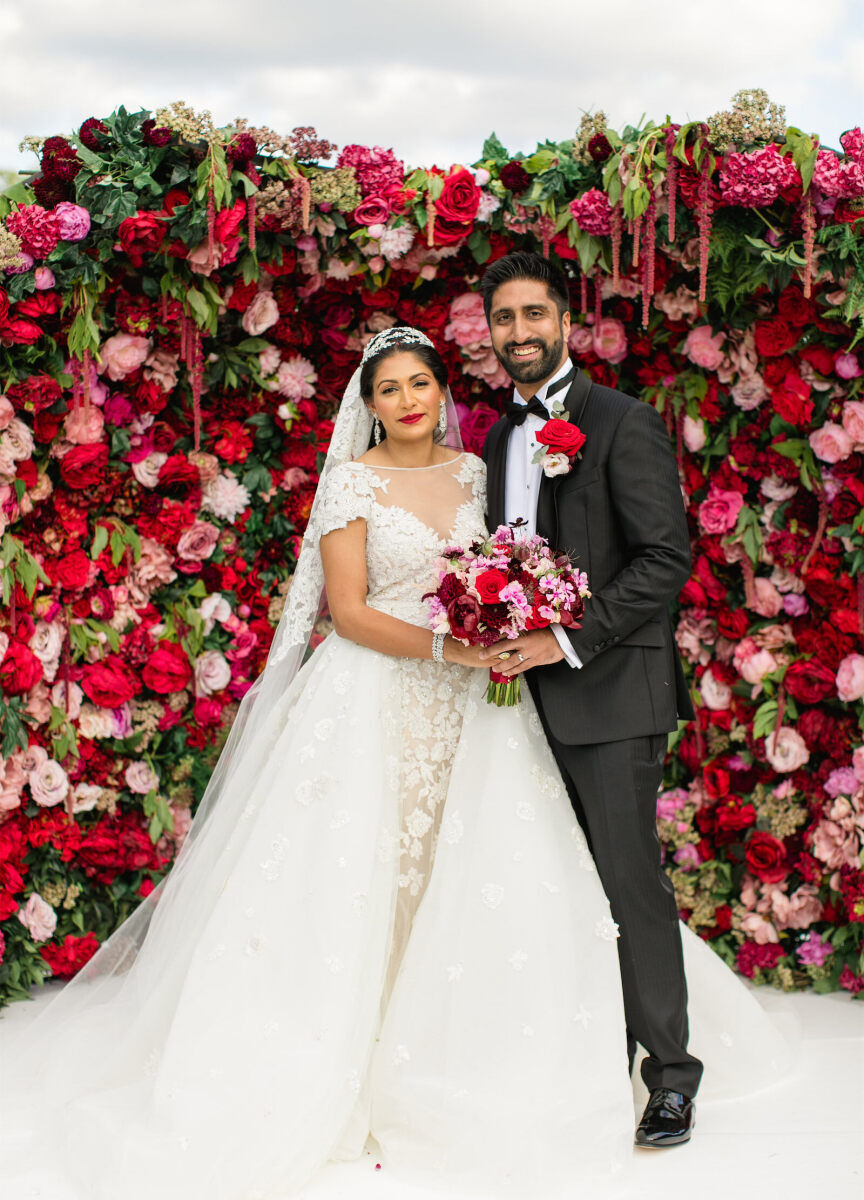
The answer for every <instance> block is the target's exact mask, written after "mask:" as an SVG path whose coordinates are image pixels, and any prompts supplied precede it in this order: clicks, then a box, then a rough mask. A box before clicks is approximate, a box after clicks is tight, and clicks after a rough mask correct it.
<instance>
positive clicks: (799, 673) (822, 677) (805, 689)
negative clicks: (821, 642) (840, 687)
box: [784, 658, 836, 704]
mask: <svg viewBox="0 0 864 1200" xmlns="http://www.w3.org/2000/svg"><path fill="white" fill-rule="evenodd" d="M784 683H785V684H786V691H787V692H788V693H789V695H790V696H794V697H795V699H796V700H800V702H801V703H802V704H818V703H819V701H820V700H825V699H826V698H827V697H828V696H833V695H834V691H835V686H836V684H835V673H834V670H833V668H831V667H829V666H827V665H826V664H825V663H824V662H821V661H820V660H819V659H817V658H811V659H810V660H809V662H804V661H803V659H799V660H798V661H797V662H793V663H792V665H791V666H790V667H789V668H788V670H787V671H786V675H785V677H784Z"/></svg>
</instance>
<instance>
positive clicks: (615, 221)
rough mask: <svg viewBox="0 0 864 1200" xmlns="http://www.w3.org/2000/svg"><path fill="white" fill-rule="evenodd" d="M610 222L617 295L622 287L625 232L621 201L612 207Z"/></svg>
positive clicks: (613, 274) (614, 288) (613, 288)
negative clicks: (622, 241) (622, 247)
mask: <svg viewBox="0 0 864 1200" xmlns="http://www.w3.org/2000/svg"><path fill="white" fill-rule="evenodd" d="M610 221H611V227H612V228H611V238H612V291H613V292H615V293H616V294H617V292H618V289H619V287H620V286H621V237H622V235H623V232H624V230H623V228H622V224H623V223H622V220H621V202H620V200H619V201H618V203H617V204H613V206H612V213H611V216H610Z"/></svg>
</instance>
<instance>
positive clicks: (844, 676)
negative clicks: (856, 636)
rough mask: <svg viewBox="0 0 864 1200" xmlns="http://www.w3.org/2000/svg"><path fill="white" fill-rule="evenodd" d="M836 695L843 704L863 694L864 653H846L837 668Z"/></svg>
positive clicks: (849, 702) (857, 698)
mask: <svg viewBox="0 0 864 1200" xmlns="http://www.w3.org/2000/svg"><path fill="white" fill-rule="evenodd" d="M837 695H838V697H839V698H840V699H841V700H842V701H843V702H844V704H851V703H852V702H853V701H854V700H860V699H861V698H862V696H864V654H847V655H846V657H845V658H844V659H842V661H841V663H840V666H839V667H838V668H837Z"/></svg>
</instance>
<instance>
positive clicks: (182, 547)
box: [177, 521, 219, 562]
mask: <svg viewBox="0 0 864 1200" xmlns="http://www.w3.org/2000/svg"><path fill="white" fill-rule="evenodd" d="M218 541H219V530H218V529H217V528H216V526H215V525H211V524H210V522H209V521H193V522H192V524H191V525H190V526H189V528H188V529H184V530H183V532H182V533H181V534H180V537H179V539H178V541H177V557H178V558H186V559H190V560H192V561H193V562H203V560H204V559H205V558H209V557H210V555H211V554H212V553H213V551H214V550H215V549H216V544H217V543H218Z"/></svg>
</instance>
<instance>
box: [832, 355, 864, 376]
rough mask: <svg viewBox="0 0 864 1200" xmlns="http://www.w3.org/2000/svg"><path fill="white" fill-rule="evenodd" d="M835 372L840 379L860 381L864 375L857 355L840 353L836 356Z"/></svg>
mask: <svg viewBox="0 0 864 1200" xmlns="http://www.w3.org/2000/svg"><path fill="white" fill-rule="evenodd" d="M834 371H835V374H836V375H838V376H839V378H840V379H859V378H860V377H861V376H862V375H864V371H862V369H861V363H860V362H859V361H858V355H857V354H851V353H849V352H848V351H847V352H840V351H838V352H837V354H835V355H834Z"/></svg>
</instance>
